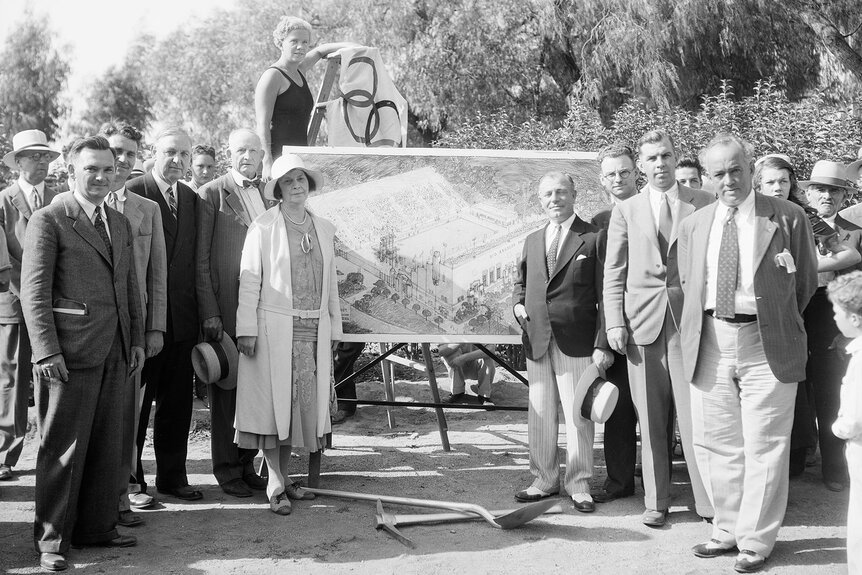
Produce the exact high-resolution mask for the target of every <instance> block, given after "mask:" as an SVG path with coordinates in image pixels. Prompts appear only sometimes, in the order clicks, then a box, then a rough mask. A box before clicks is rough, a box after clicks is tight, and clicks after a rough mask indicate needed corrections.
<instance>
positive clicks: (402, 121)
mask: <svg viewBox="0 0 862 575" xmlns="http://www.w3.org/2000/svg"><path fill="white" fill-rule="evenodd" d="M340 54H341V72H340V75H339V80H338V87H339V89H340V91H341V97H340V98H337V99H335V100H332V101H330V102H328V103H327V105H326V129H327V132H328V134H329V145H330V146H363V147H369V148H374V147H390V148H393V147H394V148H397V147H404V146H406V145H407V101H406V100H405V99H404V98H403V97H402V96H401V94H400V93H399V92H398V89H397V88H396V87H395V84H393V83H392V79H391V78H390V77H389V73H388V72H387V71H386V68H385V67H384V66H383V60H381V58H380V53H379V52H378V50H377V48H369V47H365V46H362V47H357V48H346V49H343V50H341V52H340Z"/></svg>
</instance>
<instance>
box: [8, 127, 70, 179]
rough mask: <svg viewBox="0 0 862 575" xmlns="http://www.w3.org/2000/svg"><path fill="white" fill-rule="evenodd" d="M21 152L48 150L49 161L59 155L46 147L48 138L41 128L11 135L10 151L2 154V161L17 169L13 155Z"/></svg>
mask: <svg viewBox="0 0 862 575" xmlns="http://www.w3.org/2000/svg"><path fill="white" fill-rule="evenodd" d="M21 152H48V153H49V154H51V156H52V157H51V159H50V160H48V161H49V162H53V161H54V160H56V159H57V158H59V157H60V152H57V151H55V150H52V149H51V148H49V147H48V138H47V136H45V132H43V131H42V130H24V131H23V132H18V133H17V134H15V135H14V136H12V151H11V152H9V153H8V154H6V155H5V156H3V163H4V164H6V165H7V166H9V167H10V168H12V169H13V170H17V169H18V164H16V163H15V156H16V155H18V154H20V153H21Z"/></svg>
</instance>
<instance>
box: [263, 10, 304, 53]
mask: <svg viewBox="0 0 862 575" xmlns="http://www.w3.org/2000/svg"><path fill="white" fill-rule="evenodd" d="M294 30H305V31H306V32H308V39H309V41H310V40H311V34H312V32H313V29H312V27H311V24H309V23H308V22H306V21H305V20H303V19H302V18H297V17H296V16H285V17H284V18H282V19H281V21H280V22H279V23H278V25H277V26H276V27H275V30H273V31H272V43H273V44H275V47H276V48H278V49H279V50H281V45H282V43H284V39H285V38H287V35H288V34H290V33H291V32H293V31H294Z"/></svg>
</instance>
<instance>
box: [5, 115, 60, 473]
mask: <svg viewBox="0 0 862 575" xmlns="http://www.w3.org/2000/svg"><path fill="white" fill-rule="evenodd" d="M12 148H13V149H12V151H11V152H9V153H8V154H6V155H5V156H4V157H3V163H4V164H6V165H7V166H8V167H9V168H11V169H13V170H16V171H17V172H18V179H17V180H16V181H15V182H14V183H13V184H12V185H11V186H9V187H8V188H6V189H5V190H3V191H2V192H0V228H2V230H3V232H4V234H5V236H6V237H5V241H6V249H7V253H8V256H7V254H3V257H2V259H3V263H4V264H5V263H7V257H8V263H11V264H12V272H11V274H12V275H11V286H10V289H9V290H8V291H3V292H2V293H0V480H9V479H12V468H13V467H14V466H15V464H17V463H18V457H20V455H21V450H22V449H23V448H24V435H25V434H26V433H27V403H28V399H29V396H30V379H31V375H30V373H31V370H32V365H31V363H30V339H29V338H28V337H27V326H26V325H25V324H24V317H23V316H22V315H21V303H20V301H19V298H20V295H21V254H22V248H21V245H22V244H23V243H24V232H26V231H27V224H28V222H29V221H30V217H31V216H32V215H33V212H35V211H36V210H37V209H39V208H40V207H42V206H45V205H47V204H49V203H51V200H52V199H53V198H54V195H55V194H54V192H53V191H52V190H51V189H50V188H48V187H47V186H45V177H46V176H47V175H48V164H50V163H51V162H52V161H53V160H55V159H56V158H58V157H59V156H60V154H59V152H55V151H54V150H52V149H51V148H49V147H48V140H47V138H46V137H45V134H44V133H43V132H41V131H39V130H25V131H23V132H19V133H17V134H15V136H13V138H12Z"/></svg>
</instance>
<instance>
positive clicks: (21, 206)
mask: <svg viewBox="0 0 862 575" xmlns="http://www.w3.org/2000/svg"><path fill="white" fill-rule="evenodd" d="M12 204H14V205H15V207H16V208H18V211H19V212H20V213H21V215H23V216H24V219H25V220H27V221H30V216H32V215H33V212H31V211H30V204H28V203H27V200H26V199H25V198H24V190H22V189H21V186H19V185H18V184H15V194H14V195H13V196H12ZM22 243H23V242H22Z"/></svg>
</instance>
